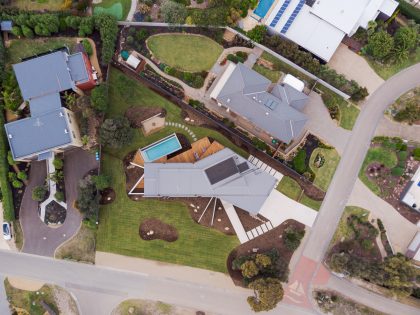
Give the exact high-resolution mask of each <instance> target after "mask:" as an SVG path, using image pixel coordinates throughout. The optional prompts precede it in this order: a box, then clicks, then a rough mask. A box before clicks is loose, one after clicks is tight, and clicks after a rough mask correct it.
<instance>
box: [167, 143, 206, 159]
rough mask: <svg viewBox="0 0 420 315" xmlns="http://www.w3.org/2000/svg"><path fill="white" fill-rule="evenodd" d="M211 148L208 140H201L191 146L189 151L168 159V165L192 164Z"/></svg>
mask: <svg viewBox="0 0 420 315" xmlns="http://www.w3.org/2000/svg"><path fill="white" fill-rule="evenodd" d="M210 146H211V143H210V140H209V138H207V137H205V138H201V139H200V140H197V141H195V142H193V143H192V144H191V149H189V150H188V151H185V152H182V153H181V154H178V155H177V156H174V157H173V158H171V159H169V160H168V162H170V163H194V162H196V161H197V160H199V159H200V156H201V155H202V154H204V152H206V150H207V149H208V148H209V147H210Z"/></svg>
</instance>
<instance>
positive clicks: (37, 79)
mask: <svg viewBox="0 0 420 315" xmlns="http://www.w3.org/2000/svg"><path fill="white" fill-rule="evenodd" d="M13 70H14V72H15V75H16V79H17V81H18V84H19V88H20V91H21V94H22V97H23V99H24V100H25V101H26V102H28V103H29V108H30V112H31V117H27V118H24V119H20V120H17V121H14V122H10V123H7V124H5V129H6V134H7V138H8V140H9V145H10V149H11V152H12V155H13V159H14V160H16V161H31V160H36V159H38V160H44V159H47V158H49V157H50V156H51V153H53V152H62V151H64V150H67V149H69V148H74V147H80V146H82V142H81V140H80V133H79V128H78V126H77V123H76V119H75V117H74V114H73V113H72V112H71V111H70V110H68V109H66V108H64V107H62V104H61V95H60V93H61V92H64V91H68V90H73V91H75V92H79V93H80V90H89V89H92V88H93V87H94V86H95V85H96V81H95V79H94V78H93V76H92V65H91V63H90V61H89V58H88V57H87V55H86V54H85V53H82V52H79V53H76V54H73V55H70V54H69V53H68V52H67V51H66V50H58V51H55V52H52V53H48V54H44V55H41V56H36V57H34V58H30V59H27V60H25V61H23V62H21V63H18V64H15V65H13Z"/></svg>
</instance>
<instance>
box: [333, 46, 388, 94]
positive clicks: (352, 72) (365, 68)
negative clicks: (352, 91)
mask: <svg viewBox="0 0 420 315" xmlns="http://www.w3.org/2000/svg"><path fill="white" fill-rule="evenodd" d="M328 66H330V67H331V68H333V69H334V70H335V71H337V72H338V73H341V74H344V75H345V76H346V77H347V78H348V79H352V80H355V81H356V82H357V83H359V84H360V85H361V86H365V87H366V88H367V89H368V91H369V94H372V93H373V92H374V91H375V90H376V89H377V88H378V87H379V86H380V85H381V84H382V83H384V80H383V79H382V78H381V77H380V76H378V75H377V74H376V72H375V71H373V69H372V68H371V67H370V66H369V64H368V63H367V62H366V60H365V59H364V58H363V57H361V56H359V55H358V54H356V53H355V52H353V51H351V50H350V49H348V48H347V46H346V45H344V44H340V46H338V49H337V51H336V52H335V53H334V55H333V57H332V58H331V60H330V62H328Z"/></svg>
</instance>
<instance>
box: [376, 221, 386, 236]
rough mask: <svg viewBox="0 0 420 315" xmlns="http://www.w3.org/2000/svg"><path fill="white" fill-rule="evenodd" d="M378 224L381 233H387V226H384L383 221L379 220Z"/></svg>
mask: <svg viewBox="0 0 420 315" xmlns="http://www.w3.org/2000/svg"><path fill="white" fill-rule="evenodd" d="M377 223H378V228H379V231H381V233H383V232H385V226H384V224H383V222H382V220H381V219H378V220H377Z"/></svg>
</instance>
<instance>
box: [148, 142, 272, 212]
mask: <svg viewBox="0 0 420 315" xmlns="http://www.w3.org/2000/svg"><path fill="white" fill-rule="evenodd" d="M232 163H233V164H235V165H233V164H232ZM243 163H246V164H247V167H244V165H243ZM239 165H242V166H241V167H240V168H238V167H239ZM215 166H217V167H216V168H217V169H218V170H219V171H220V170H221V171H222V173H223V176H216V175H217V174H216V173H215V172H214V171H215V170H216V168H214V167H215ZM233 166H235V167H236V169H235V170H234V171H232V167H233ZM225 170H226V171H225ZM241 170H242V172H241ZM209 173H210V174H212V175H211V178H209V177H208V174H209ZM213 175H215V176H216V177H217V179H216V180H212V179H215V178H216V177H213ZM276 182H277V181H276V179H275V178H274V177H273V176H271V175H269V174H268V173H266V172H264V171H262V170H260V169H258V168H256V167H255V166H254V165H252V164H251V163H249V162H248V161H246V160H245V159H244V158H242V157H241V156H239V155H237V154H236V153H234V152H233V151H232V150H230V149H228V148H225V149H223V150H221V151H219V152H217V153H215V154H212V155H210V156H208V157H206V158H204V159H202V160H199V161H197V162H196V163H145V165H144V196H145V197H194V196H200V197H217V198H220V199H223V200H225V201H227V202H230V203H232V204H233V205H235V206H237V207H239V208H241V209H244V210H246V211H248V212H250V213H252V214H257V213H258V212H259V210H260V209H261V207H262V205H263V204H264V202H265V200H266V199H267V197H268V195H269V194H270V192H271V191H272V190H273V188H274V187H275V185H276Z"/></svg>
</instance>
